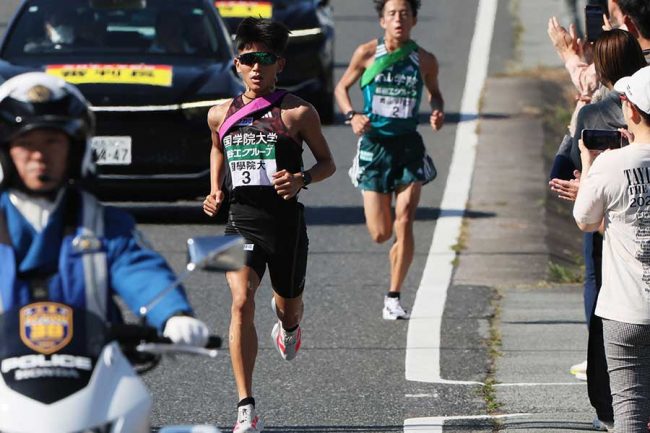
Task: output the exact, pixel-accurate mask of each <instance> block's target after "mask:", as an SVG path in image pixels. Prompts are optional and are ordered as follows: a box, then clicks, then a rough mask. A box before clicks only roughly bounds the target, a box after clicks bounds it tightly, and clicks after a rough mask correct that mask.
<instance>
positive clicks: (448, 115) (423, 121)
mask: <svg viewBox="0 0 650 433" xmlns="http://www.w3.org/2000/svg"><path fill="white" fill-rule="evenodd" d="M429 116H431V113H427V112H425V111H422V112H420V113H419V114H418V123H419V124H420V125H427V124H428V123H429ZM510 117H512V116H511V115H508V114H502V113H481V114H476V113H471V114H468V113H458V112H455V111H447V112H445V125H452V124H458V123H461V122H469V121H472V120H478V119H486V120H500V119H508V118H510ZM343 124H345V116H344V115H343V114H341V113H339V112H337V113H336V114H335V115H334V122H333V123H332V125H343Z"/></svg>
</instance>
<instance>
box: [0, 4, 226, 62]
mask: <svg viewBox="0 0 650 433" xmlns="http://www.w3.org/2000/svg"><path fill="white" fill-rule="evenodd" d="M204 6H205V4H204V3H203V2H202V1H201V0H66V1H65V7H62V5H61V1H60V0H31V1H29V2H28V3H27V4H26V6H25V7H24V8H23V9H22V13H21V14H20V16H19V17H18V18H17V20H16V21H15V22H14V25H13V26H12V28H11V30H10V33H9V35H8V36H7V40H6V42H5V47H4V50H3V51H4V53H3V57H4V58H6V59H9V60H11V58H12V57H18V56H19V57H23V56H31V55H34V56H39V55H40V56H43V55H48V56H49V55H58V54H64V55H66V56H72V57H76V56H79V57H85V56H88V55H90V54H93V55H96V54H102V55H104V54H105V55H117V56H142V55H144V54H146V55H152V56H195V57H196V56H199V57H210V58H213V59H214V58H218V59H225V58H227V56H228V54H229V51H230V48H229V46H227V45H226V44H227V42H226V39H225V37H224V32H223V30H222V28H220V27H219V25H220V23H219V20H218V18H217V17H216V15H214V14H213V13H211V11H209V10H206V9H205V7H204Z"/></svg>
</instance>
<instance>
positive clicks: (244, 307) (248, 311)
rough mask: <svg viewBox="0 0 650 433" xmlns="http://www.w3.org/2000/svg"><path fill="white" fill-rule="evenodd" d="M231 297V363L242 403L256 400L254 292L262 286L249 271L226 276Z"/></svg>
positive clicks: (244, 270) (231, 273)
mask: <svg viewBox="0 0 650 433" xmlns="http://www.w3.org/2000/svg"><path fill="white" fill-rule="evenodd" d="M226 279H227V280H228V285H229V286H230V291H231V293H232V307H231V312H230V314H231V317H230V342H229V346H230V359H231V363H232V371H233V375H234V376H235V383H236V384H237V393H238V395H239V400H242V399H243V398H246V397H252V396H253V369H254V368H255V358H257V331H256V330H255V291H256V290H257V287H258V286H259V285H260V279H259V277H258V275H257V273H256V272H255V271H254V270H253V269H252V268H250V267H248V266H244V267H243V268H242V269H240V270H238V271H234V272H228V273H226Z"/></svg>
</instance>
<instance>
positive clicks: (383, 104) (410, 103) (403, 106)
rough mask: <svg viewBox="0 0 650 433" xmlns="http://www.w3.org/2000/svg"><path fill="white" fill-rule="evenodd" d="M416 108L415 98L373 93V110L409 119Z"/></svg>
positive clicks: (386, 115)
mask: <svg viewBox="0 0 650 433" xmlns="http://www.w3.org/2000/svg"><path fill="white" fill-rule="evenodd" d="M414 108H415V98H408V97H396V96H383V95H373V97H372V112H373V114H377V115H379V116H383V117H389V118H393V119H408V118H409V117H411V113H413V109H414Z"/></svg>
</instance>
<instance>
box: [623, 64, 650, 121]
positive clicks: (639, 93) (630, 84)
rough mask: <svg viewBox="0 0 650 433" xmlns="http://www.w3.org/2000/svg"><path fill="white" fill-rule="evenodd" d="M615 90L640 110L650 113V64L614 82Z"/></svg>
mask: <svg viewBox="0 0 650 433" xmlns="http://www.w3.org/2000/svg"><path fill="white" fill-rule="evenodd" d="M614 90H616V91H617V92H618V93H621V94H625V97H626V98H627V99H628V100H629V101H630V102H631V103H633V104H634V105H636V106H637V107H638V108H639V110H641V111H643V112H644V113H646V114H650V66H646V67H644V68H641V69H639V70H638V71H636V72H635V73H634V74H632V75H631V76H629V77H623V78H621V79H620V80H618V81H617V82H616V84H614Z"/></svg>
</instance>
